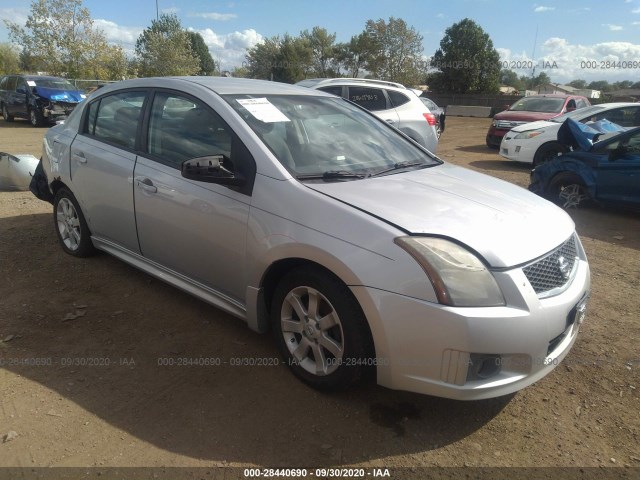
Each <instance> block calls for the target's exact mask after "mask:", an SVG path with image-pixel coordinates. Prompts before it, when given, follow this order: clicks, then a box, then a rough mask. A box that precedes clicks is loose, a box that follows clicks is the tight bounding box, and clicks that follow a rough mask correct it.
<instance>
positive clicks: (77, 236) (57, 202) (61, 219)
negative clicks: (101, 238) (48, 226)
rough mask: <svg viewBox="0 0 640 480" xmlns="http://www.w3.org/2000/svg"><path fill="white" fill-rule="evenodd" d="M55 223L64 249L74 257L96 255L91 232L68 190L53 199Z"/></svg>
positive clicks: (63, 189) (63, 190)
mask: <svg viewBox="0 0 640 480" xmlns="http://www.w3.org/2000/svg"><path fill="white" fill-rule="evenodd" d="M53 223H54V225H55V228H56V234H57V236H58V240H59V241H60V245H62V249H63V250H64V251H65V252H67V253H68V254H69V255H73V256H74V257H89V256H91V255H94V254H95V253H96V249H95V247H94V246H93V243H92V242H91V232H90V231H89V227H88V226H87V222H86V221H85V219H84V215H83V214H82V210H80V206H79V205H78V201H77V200H76V198H75V197H74V196H73V194H72V193H71V192H70V191H69V190H67V189H66V188H61V189H60V190H58V191H57V192H56V195H55V197H54V199H53Z"/></svg>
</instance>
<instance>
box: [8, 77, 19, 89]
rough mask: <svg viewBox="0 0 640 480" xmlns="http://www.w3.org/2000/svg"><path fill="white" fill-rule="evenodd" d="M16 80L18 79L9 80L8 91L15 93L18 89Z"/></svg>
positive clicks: (11, 78) (10, 78)
mask: <svg viewBox="0 0 640 480" xmlns="http://www.w3.org/2000/svg"><path fill="white" fill-rule="evenodd" d="M16 78H17V77H9V80H8V81H7V90H9V91H15V89H16Z"/></svg>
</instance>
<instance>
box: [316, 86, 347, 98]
mask: <svg viewBox="0 0 640 480" xmlns="http://www.w3.org/2000/svg"><path fill="white" fill-rule="evenodd" d="M318 90H322V91H323V92H327V93H331V94H332V95H337V96H338V97H341V96H342V87H335V86H334V87H322V88H319V89H318Z"/></svg>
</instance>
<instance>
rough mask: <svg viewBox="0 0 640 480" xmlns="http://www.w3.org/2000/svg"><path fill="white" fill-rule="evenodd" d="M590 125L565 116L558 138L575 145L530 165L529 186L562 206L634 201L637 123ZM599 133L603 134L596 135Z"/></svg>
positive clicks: (639, 193) (639, 165) (639, 148)
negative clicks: (630, 126) (629, 127)
mask: <svg viewBox="0 0 640 480" xmlns="http://www.w3.org/2000/svg"><path fill="white" fill-rule="evenodd" d="M601 122H603V121H601ZM572 123H573V124H572ZM594 126H595V127H596V129H594V128H592V127H590V126H588V125H581V124H579V123H578V122H575V121H574V120H573V119H568V120H566V121H565V122H564V123H563V124H562V129H561V130H560V132H559V134H558V138H559V140H561V141H562V143H564V144H571V147H572V148H574V149H575V150H572V151H569V152H567V153H565V154H564V155H561V156H559V157H557V158H555V159H553V160H551V161H549V162H547V163H544V164H542V165H540V166H538V167H536V168H535V169H534V170H533V171H532V172H531V184H530V185H529V190H531V191H533V192H535V193H537V194H539V195H541V196H543V197H545V198H548V199H549V200H552V201H554V202H556V203H558V204H559V205H560V206H562V207H564V208H576V207H578V206H581V205H584V204H587V203H589V202H592V201H597V202H599V203H610V204H615V205H625V206H632V207H639V206H640V128H634V129H632V130H627V131H622V132H618V133H610V132H612V130H613V128H611V126H610V125H605V126H607V127H608V128H607V129H601V128H597V127H598V125H597V124H594ZM602 134H604V136H607V135H608V137H607V138H604V139H603V140H601V141H597V140H598V138H599V137H600V136H603V135H602ZM563 137H564V138H563ZM594 139H595V140H596V141H595V142H594ZM592 142H593V143H592Z"/></svg>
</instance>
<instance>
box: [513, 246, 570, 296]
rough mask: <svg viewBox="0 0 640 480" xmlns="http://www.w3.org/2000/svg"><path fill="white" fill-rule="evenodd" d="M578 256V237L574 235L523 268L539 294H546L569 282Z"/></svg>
mask: <svg viewBox="0 0 640 480" xmlns="http://www.w3.org/2000/svg"><path fill="white" fill-rule="evenodd" d="M576 258H577V248H576V239H575V235H572V236H571V238H569V240H567V241H566V242H564V243H563V244H562V245H560V246H559V247H558V248H556V249H555V250H553V251H552V252H550V253H548V254H547V255H545V256H544V257H542V258H541V259H540V260H537V261H536V262H534V263H532V264H530V265H527V266H526V267H524V268H523V269H522V270H523V271H524V274H525V276H526V277H527V280H529V283H531V286H532V287H533V290H534V291H535V292H536V293H537V294H538V296H544V295H545V294H547V295H548V294H549V292H550V291H551V290H554V289H556V288H561V287H563V286H565V285H566V284H567V283H568V282H569V280H570V279H571V274H572V272H573V267H574V266H575V263H576Z"/></svg>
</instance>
